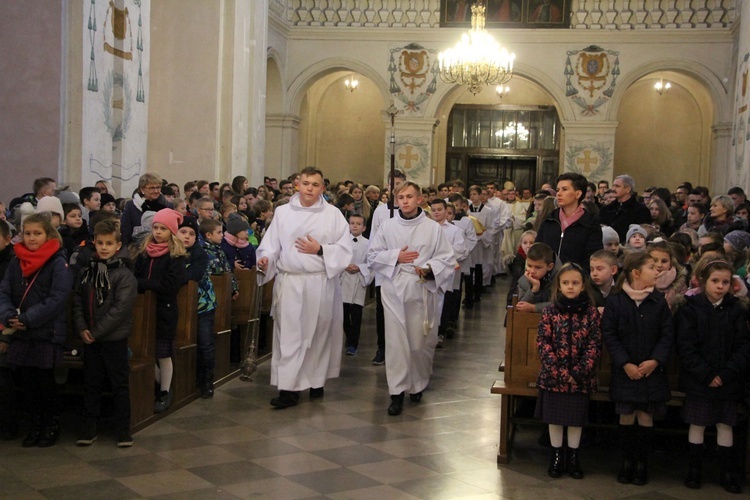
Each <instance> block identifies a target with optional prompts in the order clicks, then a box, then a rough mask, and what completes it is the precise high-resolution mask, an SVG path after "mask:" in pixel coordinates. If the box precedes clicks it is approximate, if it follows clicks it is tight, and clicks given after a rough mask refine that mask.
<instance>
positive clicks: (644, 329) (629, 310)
mask: <svg viewBox="0 0 750 500" xmlns="http://www.w3.org/2000/svg"><path fill="white" fill-rule="evenodd" d="M602 336H603V337H604V343H605V345H606V346H607V350H608V351H609V355H610V357H611V358H612V381H611V382H610V387H609V397H610V399H611V400H612V401H618V402H629V403H649V402H659V401H667V400H669V398H670V392H669V380H668V379H667V374H666V371H665V367H666V365H667V362H668V360H669V354H670V352H671V350H672V343H673V342H674V325H673V323H672V314H671V313H670V312H669V306H668V305H667V301H666V300H665V299H664V295H662V294H661V293H660V292H658V291H653V292H651V293H650V294H649V295H648V296H647V297H646V298H645V299H644V300H643V302H641V305H640V306H636V305H635V301H634V300H633V299H631V298H630V297H629V296H628V294H627V293H625V292H618V293H616V294H614V295H610V296H609V297H607V305H606V306H605V307H604V315H603V316H602ZM649 359H654V360H656V361H657V362H658V363H659V366H658V367H657V368H656V369H655V370H654V371H653V372H652V373H651V375H650V376H648V377H645V378H642V379H640V380H630V378H629V377H628V375H627V374H626V373H625V370H624V369H623V367H624V366H625V365H626V364H627V363H633V364H634V365H636V366H637V365H639V364H641V363H642V362H644V361H647V360H649Z"/></svg>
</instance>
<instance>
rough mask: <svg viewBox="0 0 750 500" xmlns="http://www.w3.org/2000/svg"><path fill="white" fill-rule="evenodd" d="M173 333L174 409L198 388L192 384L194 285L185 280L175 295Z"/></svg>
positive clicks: (195, 317)
mask: <svg viewBox="0 0 750 500" xmlns="http://www.w3.org/2000/svg"><path fill="white" fill-rule="evenodd" d="M177 311H178V313H179V316H178V320H177V336H176V337H175V342H174V344H175V346H174V347H175V350H174V358H172V362H173V364H174V376H173V377H172V387H173V389H172V390H173V391H174V396H173V398H172V406H171V407H170V410H175V409H177V408H180V407H182V406H185V405H186V404H188V403H189V402H191V401H193V400H194V399H195V398H196V397H197V395H198V390H197V388H196V386H195V372H196V362H197V356H198V345H197V338H198V284H197V283H196V282H195V281H188V282H187V283H186V284H185V285H183V286H182V288H180V291H179V293H178V294H177Z"/></svg>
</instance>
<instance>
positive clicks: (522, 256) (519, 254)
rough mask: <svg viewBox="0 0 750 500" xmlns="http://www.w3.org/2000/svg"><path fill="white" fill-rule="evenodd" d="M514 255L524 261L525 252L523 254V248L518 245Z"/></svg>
mask: <svg viewBox="0 0 750 500" xmlns="http://www.w3.org/2000/svg"><path fill="white" fill-rule="evenodd" d="M516 254H517V255H518V256H519V257H521V258H522V259H523V260H526V252H524V250H523V247H522V246H521V245H518V250H517V252H516Z"/></svg>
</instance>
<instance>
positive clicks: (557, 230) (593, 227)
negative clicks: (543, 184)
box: [536, 208, 604, 269]
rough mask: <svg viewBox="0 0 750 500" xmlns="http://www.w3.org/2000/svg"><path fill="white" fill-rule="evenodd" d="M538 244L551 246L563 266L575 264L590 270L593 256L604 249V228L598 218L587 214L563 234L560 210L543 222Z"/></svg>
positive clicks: (537, 239) (538, 235) (538, 233)
mask: <svg viewBox="0 0 750 500" xmlns="http://www.w3.org/2000/svg"><path fill="white" fill-rule="evenodd" d="M536 243H546V244H547V245H549V247H550V248H551V249H552V251H553V252H555V255H557V256H558V257H559V258H560V261H561V262H562V263H563V264H567V263H568V262H575V263H576V264H578V265H579V266H581V267H582V268H583V269H588V268H589V258H590V257H591V254H593V253H594V252H596V251H597V250H601V249H602V248H604V247H603V245H602V228H601V226H600V225H599V222H598V219H597V217H595V216H593V215H591V214H590V213H589V212H585V213H584V214H583V216H582V217H581V218H580V219H578V220H577V221H575V222H574V223H573V224H571V225H570V226H568V228H567V229H566V230H565V233H564V234H563V232H562V226H561V225H560V209H559V208H558V209H556V210H555V211H554V212H552V213H551V214H549V216H548V217H547V218H546V219H544V221H542V224H541V225H540V226H539V231H538V232H537V235H536Z"/></svg>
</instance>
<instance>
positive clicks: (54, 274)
mask: <svg viewBox="0 0 750 500" xmlns="http://www.w3.org/2000/svg"><path fill="white" fill-rule="evenodd" d="M37 273H38V274H36V278H34V275H32V276H31V277H30V279H26V278H24V277H23V275H22V274H21V263H20V261H19V260H18V258H17V257H13V260H11V262H10V264H9V265H8V270H7V271H6V273H5V276H4V277H3V280H2V282H0V323H2V324H3V325H7V324H8V321H9V320H10V319H11V318H13V317H15V316H18V319H19V320H20V321H21V323H23V324H24V325H26V330H20V331H18V332H16V333H15V334H14V339H15V340H33V341H37V342H52V343H55V344H60V345H62V344H64V343H65V337H66V335H67V331H66V322H65V308H66V306H67V305H68V295H69V294H70V292H71V290H72V289H73V277H72V276H71V274H70V271H68V263H67V259H66V258H65V251H64V250H60V251H58V252H57V253H56V254H55V255H53V256H52V257H50V258H49V260H48V261H47V262H45V263H44V265H43V266H42V267H41V268H40V269H39V271H37ZM32 280H33V282H31V281H32ZM29 284H31V287H30V288H29V289H28V293H27V294H26V299H25V300H23V304H21V300H22V298H23V295H24V293H26V289H27V286H28V285H29ZM19 304H20V306H21V314H18V313H17V312H16V308H17V307H18V306H19Z"/></svg>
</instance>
